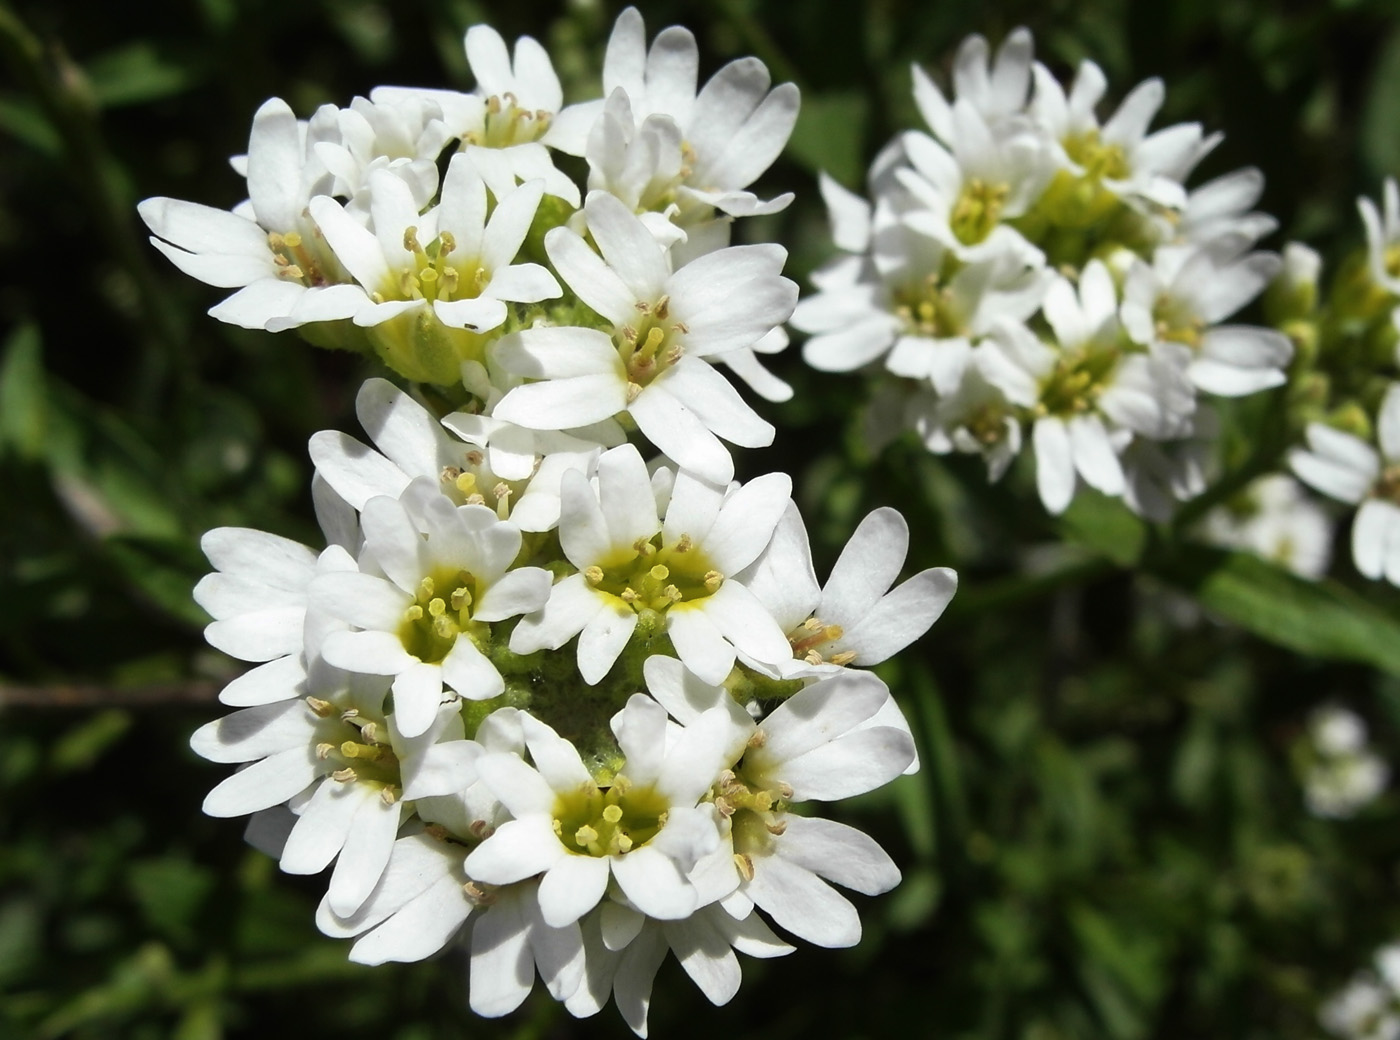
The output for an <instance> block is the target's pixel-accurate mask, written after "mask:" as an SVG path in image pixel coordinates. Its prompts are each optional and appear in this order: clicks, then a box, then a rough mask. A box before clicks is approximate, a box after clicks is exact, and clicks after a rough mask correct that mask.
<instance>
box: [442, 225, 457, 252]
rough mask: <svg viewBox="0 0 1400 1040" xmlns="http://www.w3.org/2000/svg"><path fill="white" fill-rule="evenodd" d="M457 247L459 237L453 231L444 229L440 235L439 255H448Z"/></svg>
mask: <svg viewBox="0 0 1400 1040" xmlns="http://www.w3.org/2000/svg"><path fill="white" fill-rule="evenodd" d="M456 248H457V239H456V238H455V237H454V236H453V234H452V232H451V231H444V232H442V233H441V234H440V235H438V256H446V255H447V254H448V253H450V252H452V250H454V249H456Z"/></svg>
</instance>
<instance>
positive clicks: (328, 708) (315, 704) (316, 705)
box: [306, 697, 335, 719]
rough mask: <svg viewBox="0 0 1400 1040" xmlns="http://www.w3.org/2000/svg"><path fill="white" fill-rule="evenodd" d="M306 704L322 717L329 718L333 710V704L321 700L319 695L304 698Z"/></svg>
mask: <svg viewBox="0 0 1400 1040" xmlns="http://www.w3.org/2000/svg"><path fill="white" fill-rule="evenodd" d="M306 706H307V707H308V708H310V709H311V710H312V712H314V713H315V714H316V715H319V716H320V717H321V718H323V719H328V718H330V717H331V714H332V713H333V712H334V711H335V705H333V704H332V703H331V702H330V701H323V700H322V699H321V698H320V697H308V698H306Z"/></svg>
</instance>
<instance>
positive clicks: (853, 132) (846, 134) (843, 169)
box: [787, 91, 869, 190]
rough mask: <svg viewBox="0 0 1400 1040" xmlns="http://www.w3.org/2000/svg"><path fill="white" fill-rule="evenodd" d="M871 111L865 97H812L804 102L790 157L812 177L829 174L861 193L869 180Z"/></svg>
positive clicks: (848, 93)
mask: <svg viewBox="0 0 1400 1040" xmlns="http://www.w3.org/2000/svg"><path fill="white" fill-rule="evenodd" d="M868 111H869V105H868V102H867V100H866V98H865V95H863V94H858V93H855V92H851V91H841V92H832V93H829V94H815V95H813V94H808V95H807V96H805V97H803V99H802V111H801V112H800V113H799V115H798V117H797V125H796V126H795V127H794V128H793V131H792V139H791V140H790V141H788V148H787V154H788V155H789V156H790V157H791V158H793V159H796V160H797V161H798V162H799V163H801V164H802V165H803V166H805V167H807V169H808V170H809V171H811V172H812V173H819V172H821V171H823V170H825V171H826V172H827V173H829V174H831V176H833V177H835V178H836V179H837V180H838V181H840V182H841V183H842V184H844V185H846V187H848V188H853V189H856V190H859V188H860V185H861V181H862V179H863V178H864V176H865V159H864V136H865V125H866V120H867V118H868Z"/></svg>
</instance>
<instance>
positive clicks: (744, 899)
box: [646, 657, 914, 947]
mask: <svg viewBox="0 0 1400 1040" xmlns="http://www.w3.org/2000/svg"><path fill="white" fill-rule="evenodd" d="M646 672H647V687H648V689H650V690H651V691H652V693H653V694H654V695H655V696H656V697H657V699H658V700H659V701H661V703H662V704H663V705H664V706H665V707H666V709H667V711H669V712H670V713H671V714H672V715H673V716H674V717H675V718H676V719H677V720H679V721H680V722H681V723H682V724H684V725H687V727H689V726H691V725H694V724H695V723H696V721H698V720H699V719H700V718H702V717H704V718H708V716H709V713H711V712H713V711H715V710H716V708H717V707H719V708H722V709H723V710H724V711H725V713H726V716H727V718H728V721H729V724H730V726H731V727H732V728H733V731H734V735H733V736H732V737H731V740H732V742H733V743H734V744H736V745H737V746H738V748H739V749H740V750H741V752H742V754H741V755H739V756H736V757H737V758H738V761H736V762H735V763H734V765H733V768H732V769H730V770H728V771H727V772H726V773H725V774H724V776H723V777H721V779H720V783H719V788H718V792H719V796H718V798H717V799H716V802H715V804H716V806H717V807H718V808H719V811H720V813H721V814H723V815H724V816H725V817H726V818H728V819H729V820H730V822H731V831H730V835H729V838H730V841H731V843H732V846H733V855H732V856H730V857H727V858H722V859H720V860H718V861H717V869H718V871H719V873H720V875H721V877H723V876H729V877H730V878H731V879H732V880H733V881H734V882H735V883H736V884H737V885H738V887H737V889H736V891H735V892H734V894H733V895H732V896H728V897H726V898H725V899H724V901H723V904H722V905H723V906H724V907H725V908H726V909H727V910H729V911H730V912H731V913H732V914H734V915H735V916H736V917H741V918H742V917H744V916H746V915H747V913H748V910H749V908H751V907H752V906H753V905H755V904H756V905H757V906H758V907H759V909H761V910H764V911H765V912H767V913H768V914H770V915H771V916H772V918H773V920H774V921H776V922H777V923H778V924H779V925H780V926H782V927H783V928H785V929H787V930H788V931H790V932H792V933H793V934H794V935H797V936H799V937H800V938H803V939H806V940H807V941H808V942H812V943H815V944H816V945H819V946H828V947H833V946H850V945H854V944H855V943H856V942H858V941H859V940H860V933H861V929H860V919H859V917H858V916H857V915H856V911H855V908H854V907H853V906H852V905H851V904H850V903H849V902H848V901H847V900H846V899H845V897H843V896H841V895H840V894H839V893H837V892H836V891H835V890H834V889H832V888H831V886H830V885H828V884H827V881H834V882H836V883H837V884H839V885H842V886H844V887H847V888H851V889H854V890H856V891H859V892H864V893H866V894H870V895H874V894H878V893H881V892H886V891H888V890H889V889H891V888H893V887H894V886H895V885H897V884H898V883H899V880H900V874H899V870H898V868H897V867H896V866H895V865H894V862H893V861H892V860H891V859H890V858H889V856H888V855H886V853H885V852H884V850H883V849H881V848H880V847H879V845H877V844H876V843H875V842H874V841H872V840H871V839H870V838H869V837H867V836H866V835H865V834H862V833H861V832H860V831H857V830H855V829H854V828H852V827H847V826H845V825H843V824H838V823H834V822H832V821H828V820H819V819H815V818H810V817H803V816H798V815H796V814H793V813H790V812H787V811H786V809H787V805H788V804H789V803H792V802H803V801H808V800H816V801H834V800H837V799H841V798H849V797H852V796H854V795H857V794H863V793H865V792H867V791H871V790H874V789H875V788H877V787H880V786H882V785H883V784H886V783H888V782H889V781H891V780H893V779H894V778H895V777H897V776H899V775H900V774H901V773H902V772H903V771H904V770H905V769H906V767H907V766H908V765H909V764H910V763H911V762H912V761H913V760H914V741H913V737H912V736H911V735H910V733H909V731H908V729H907V728H902V727H901V726H899V725H888V724H885V725H881V724H878V722H877V719H880V720H883V719H886V718H889V716H888V715H887V714H885V709H886V705H887V704H888V703H889V701H890V693H889V690H888V689H887V688H886V687H885V684H884V683H882V682H881V681H880V680H879V679H878V678H877V677H875V676H874V675H872V674H871V673H869V672H857V671H843V672H840V673H838V674H836V675H833V676H831V677H829V678H826V679H823V680H821V681H819V682H817V683H814V684H813V685H811V686H808V687H807V688H806V689H803V690H801V691H799V692H798V693H796V694H794V695H793V696H791V697H789V698H788V699H787V700H786V701H784V702H783V703H782V704H781V705H780V706H779V707H778V708H776V709H775V710H774V711H773V712H772V713H771V714H770V715H768V716H767V717H766V718H764V719H763V720H761V721H760V722H758V723H755V722H753V720H751V719H750V718H749V717H748V715H747V713H745V712H743V711H742V710H741V709H739V708H738V707H737V705H735V704H734V702H733V700H732V698H731V697H730V696H729V694H728V692H727V691H726V690H724V689H723V688H721V687H713V686H705V685H704V684H702V683H699V682H696V681H695V680H694V679H693V677H689V676H686V675H685V674H684V672H682V671H680V670H679V669H677V668H676V667H675V665H674V663H673V662H670V661H668V660H667V659H665V658H661V657H653V658H650V659H648V661H647V666H646ZM900 721H902V718H901V720H900ZM823 879H825V880H823ZM720 887H721V888H722V887H723V886H722V885H721V886H720Z"/></svg>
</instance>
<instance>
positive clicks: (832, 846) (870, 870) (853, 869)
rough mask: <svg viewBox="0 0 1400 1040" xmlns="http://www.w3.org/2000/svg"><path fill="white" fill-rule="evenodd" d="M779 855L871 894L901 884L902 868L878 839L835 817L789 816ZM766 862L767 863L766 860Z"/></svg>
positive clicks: (825, 876) (778, 842)
mask: <svg viewBox="0 0 1400 1040" xmlns="http://www.w3.org/2000/svg"><path fill="white" fill-rule="evenodd" d="M783 819H784V820H785V822H786V823H787V829H786V830H785V831H783V834H782V836H781V839H780V840H778V841H776V842H775V843H774V844H775V846H776V854H777V855H779V856H781V857H782V858H783V859H785V860H787V861H788V862H789V863H795V864H797V865H798V866H800V867H803V868H805V869H807V870H810V871H811V872H812V873H814V874H817V875H820V876H821V877H824V878H826V879H827V880H828V881H834V882H836V883H837V884H838V885H844V886H845V887H846V888H850V889H854V890H855V891H857V892H863V893H865V894H866V895H868V896H875V895H879V894H881V893H882V892H888V891H889V890H890V889H892V888H894V886H895V885H897V884H899V881H900V873H899V868H898V867H897V866H895V862H894V860H892V859H890V857H889V854H888V853H886V852H885V850H884V849H882V848H880V846H879V845H878V844H877V843H876V841H875V839H874V838H872V837H870V836H869V835H868V834H866V833H864V832H863V831H858V830H856V829H855V828H854V827H848V826H847V825H846V824H844V823H837V822H836V821H835V820H823V819H820V818H818V817H809V816H796V815H788V816H785V817H784V818H783ZM765 862H767V861H766V860H765Z"/></svg>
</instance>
